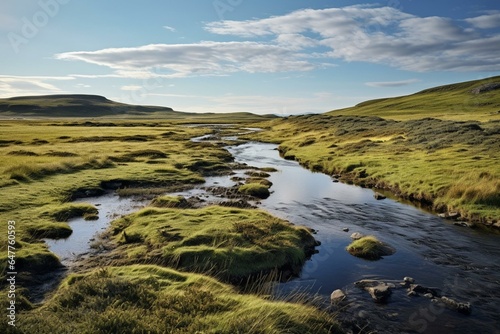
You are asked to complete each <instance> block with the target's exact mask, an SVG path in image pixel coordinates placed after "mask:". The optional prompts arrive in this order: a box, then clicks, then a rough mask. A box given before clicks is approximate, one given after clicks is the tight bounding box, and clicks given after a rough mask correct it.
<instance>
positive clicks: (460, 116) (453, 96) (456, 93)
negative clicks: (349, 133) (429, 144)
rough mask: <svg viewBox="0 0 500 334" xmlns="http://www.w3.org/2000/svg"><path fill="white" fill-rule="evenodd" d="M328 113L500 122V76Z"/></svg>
mask: <svg viewBox="0 0 500 334" xmlns="http://www.w3.org/2000/svg"><path fill="white" fill-rule="evenodd" d="M327 114H328V115H363V116H379V117H383V118H392V119H415V118H423V117H434V118H442V119H455V120H477V121H488V120H493V119H500V76H495V77H491V78H487V79H482V80H474V81H466V82H461V83H455V84H450V85H444V86H439V87H433V88H429V89H425V90H422V91H420V92H418V93H415V94H411V95H406V96H400V97H392V98H382V99H376V100H370V101H365V102H362V103H359V104H357V105H356V106H354V107H350V108H343V109H338V110H333V111H330V112H328V113H327Z"/></svg>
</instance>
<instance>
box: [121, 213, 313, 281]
mask: <svg viewBox="0 0 500 334" xmlns="http://www.w3.org/2000/svg"><path fill="white" fill-rule="evenodd" d="M112 231H113V234H114V235H115V240H116V242H117V243H118V244H119V247H118V248H117V250H116V253H117V254H127V256H126V257H122V262H123V263H129V262H130V261H131V262H137V261H148V262H154V263H162V264H164V265H169V266H174V267H176V268H182V269H184V270H189V271H194V272H208V273H212V274H214V275H216V276H218V277H221V278H223V279H225V280H230V281H235V282H236V281H241V280H243V279H245V278H247V277H249V276H251V275H257V274H259V273H262V272H269V271H272V270H274V269H291V270H297V269H298V268H300V267H301V265H302V264H303V262H304V261H305V259H306V258H307V256H308V255H309V254H310V253H311V251H312V249H313V248H314V246H315V244H316V242H315V240H314V238H313V237H312V235H311V234H310V233H309V231H307V230H306V229H305V228H301V227H297V226H293V225H291V224H290V223H288V222H285V221H283V220H280V219H278V218H275V217H273V216H271V215H269V214H267V213H265V212H262V211H260V210H253V209H236V208H230V207H220V206H210V207H205V208H201V209H184V210H177V209H158V208H146V209H143V210H141V211H139V212H137V213H134V214H131V215H129V216H126V217H124V218H121V219H118V220H116V221H114V222H113V223H112Z"/></svg>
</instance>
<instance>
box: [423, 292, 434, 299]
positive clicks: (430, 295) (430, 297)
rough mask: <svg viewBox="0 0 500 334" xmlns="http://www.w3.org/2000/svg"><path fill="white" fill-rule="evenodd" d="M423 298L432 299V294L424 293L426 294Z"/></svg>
mask: <svg viewBox="0 0 500 334" xmlns="http://www.w3.org/2000/svg"><path fill="white" fill-rule="evenodd" d="M424 297H425V298H429V299H432V298H434V296H433V294H432V293H426V294H424Z"/></svg>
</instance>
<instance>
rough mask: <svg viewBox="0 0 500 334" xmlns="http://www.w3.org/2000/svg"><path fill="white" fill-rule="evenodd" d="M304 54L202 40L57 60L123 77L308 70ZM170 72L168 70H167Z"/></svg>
mask: <svg viewBox="0 0 500 334" xmlns="http://www.w3.org/2000/svg"><path fill="white" fill-rule="evenodd" d="M303 56H304V55H302V54H300V53H297V52H295V51H294V50H290V49H289V48H286V47H283V46H279V45H271V44H263V43H257V42H201V43H198V44H151V45H145V46H140V47H136V48H114V49H103V50H98V51H77V52H66V53H61V54H58V55H56V58H57V59H63V60H81V61H85V62H88V63H92V64H96V65H101V66H107V67H110V68H112V69H114V70H116V71H117V72H116V73H121V74H122V75H123V74H129V75H123V76H132V77H137V74H138V73H142V74H143V75H145V76H148V75H151V71H152V70H161V71H167V73H164V74H162V75H161V76H163V77H184V76H189V75H223V74H228V73H234V72H249V73H255V72H286V71H307V70H311V69H312V68H313V67H314V66H313V65H312V64H310V63H308V62H307V61H305V60H303V59H301V57H303ZM168 72H169V73H168Z"/></svg>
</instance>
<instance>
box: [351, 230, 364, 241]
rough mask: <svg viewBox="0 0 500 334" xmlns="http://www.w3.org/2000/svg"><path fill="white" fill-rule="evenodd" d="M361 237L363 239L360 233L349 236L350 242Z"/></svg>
mask: <svg viewBox="0 0 500 334" xmlns="http://www.w3.org/2000/svg"><path fill="white" fill-rule="evenodd" d="M362 237H364V235H362V234H361V233H359V232H354V233H353V234H351V239H352V240H359V239H361V238H362Z"/></svg>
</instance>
